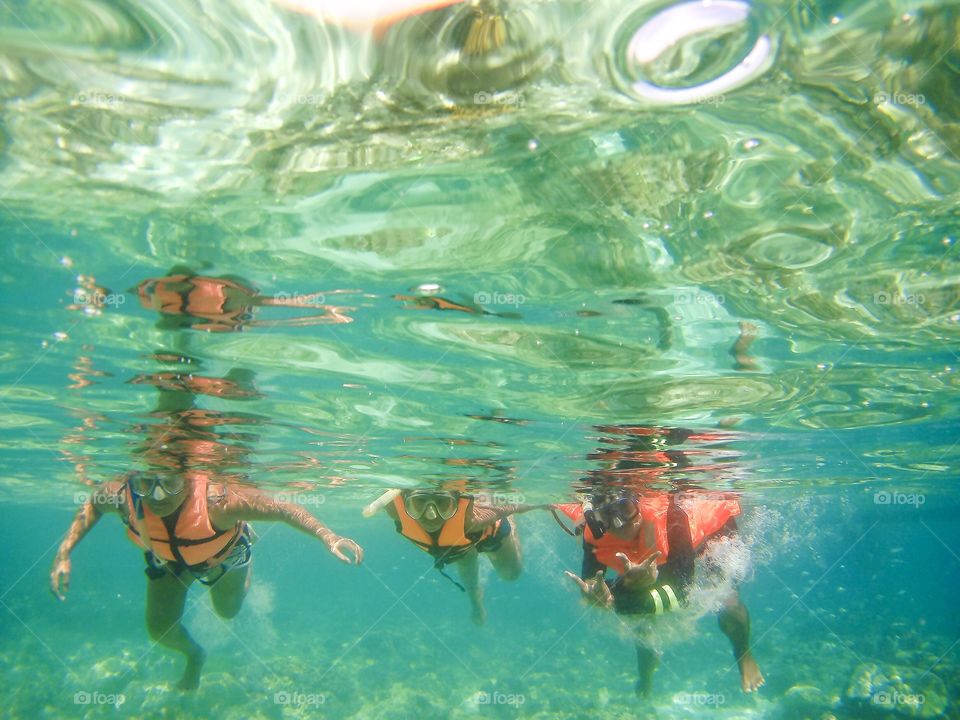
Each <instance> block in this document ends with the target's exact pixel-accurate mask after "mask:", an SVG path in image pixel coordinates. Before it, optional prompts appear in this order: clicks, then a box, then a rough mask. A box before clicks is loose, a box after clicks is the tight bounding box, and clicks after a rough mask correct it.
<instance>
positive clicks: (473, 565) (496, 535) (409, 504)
mask: <svg viewBox="0 0 960 720" xmlns="http://www.w3.org/2000/svg"><path fill="white" fill-rule="evenodd" d="M541 507H545V506H541V505H522V504H512V505H487V504H483V503H481V502H479V501H478V499H477V498H474V497H473V496H471V495H467V494H465V493H461V492H459V491H448V490H402V491H401V490H390V491H387V492H386V493H384V494H383V495H382V496H381V497H380V498H379V499H378V500H376V501H374V502H373V503H371V504H370V505H368V506H367V508H366V510H365V511H364V514H365V515H368V516H369V515H372V514H373V513H374V512H376V511H377V510H379V509H381V508H382V509H384V511H385V512H386V513H387V515H389V516H390V518H392V519H393V521H394V523H395V524H396V530H397V532H398V533H400V534H401V535H403V536H404V537H405V538H407V539H408V540H410V541H411V542H412V543H414V544H415V545H416V546H417V547H419V548H420V549H421V550H424V551H425V552H428V553H429V554H430V555H431V556H432V557H433V559H434V567H435V568H436V569H438V570H439V571H440V572H441V573H443V575H445V576H446V577H449V576H448V575H446V573H444V572H443V568H444V566H446V565H448V564H451V563H455V564H456V566H457V572H458V574H459V576H460V580H461V582H462V583H463V584H462V585H460V584H459V583H456V581H453V579H452V578H450V579H451V581H453V582H454V583H455V584H456V585H457V586H458V587H460V589H461V590H463V591H465V592H466V593H467V595H468V596H469V597H470V605H471V608H472V613H471V617H472V619H473V622H474V623H475V624H477V625H482V624H483V623H484V622H485V621H486V617H487V611H486V609H485V608H484V607H483V590H482V588H481V587H480V580H479V572H478V567H477V556H478V554H479V553H485V554H487V557H489V558H490V563H491V565H493V567H494V569H495V570H496V572H497V574H498V575H499V576H500V578H501V579H503V580H516V579H517V578H518V577H520V572H521V569H522V567H521V557H520V540H519V538H518V537H517V528H516V523H515V521H514V519H513V517H511V516H512V515H514V514H516V513H524V512H529V511H530V510H536V509H538V508H541Z"/></svg>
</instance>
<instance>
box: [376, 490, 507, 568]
mask: <svg viewBox="0 0 960 720" xmlns="http://www.w3.org/2000/svg"><path fill="white" fill-rule="evenodd" d="M472 502H473V498H467V497H461V498H460V501H459V502H458V504H457V512H456V513H454V515H453V517H451V518H450V519H449V520H447V521H446V522H444V523H443V525H442V526H441V527H440V529H439V530H436V531H434V532H432V533H431V532H427V531H426V530H424V529H423V526H422V525H421V524H420V523H419V522H418V521H416V520H414V519H413V518H412V517H410V513H408V512H407V508H406V505H404V502H403V496H402V495H397V497H395V498H394V499H393V509H394V510H396V512H397V532H399V533H400V534H401V535H403V536H404V537H405V538H407V539H408V540H410V541H412V542H413V543H414V544H415V545H416V546H417V547H418V548H420V549H421V550H423V551H425V552H428V553H430V554H431V555H433V556H434V557H436V558H440V559H443V560H447V561H449V560H454V559H456V558H457V557H459V556H460V555H463V553H465V552H466V551H467V550H469V549H470V548H471V547H473V546H474V545H476V544H477V543H479V542H481V541H483V540H486V539H487V538H488V537H490V536H492V535H493V534H495V533H496V532H497V529H498V528H499V527H500V523H501V522H502V521H501V520H497V522H495V523H494V524H493V525H488V526H487V527H485V528H484V529H483V530H482V531H481V532H480V533H479V534H478V533H470V535H467V533H466V532H465V525H466V521H467V513H468V512H469V510H470V504H471V503H472Z"/></svg>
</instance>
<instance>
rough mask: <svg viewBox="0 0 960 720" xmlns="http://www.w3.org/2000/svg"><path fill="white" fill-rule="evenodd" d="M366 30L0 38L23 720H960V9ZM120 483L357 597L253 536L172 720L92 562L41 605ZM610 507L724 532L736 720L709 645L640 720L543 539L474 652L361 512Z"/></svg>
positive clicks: (6, 531) (572, 10) (132, 15)
mask: <svg viewBox="0 0 960 720" xmlns="http://www.w3.org/2000/svg"><path fill="white" fill-rule="evenodd" d="M400 4H401V5H404V3H400ZM368 5H377V3H363V2H355V3H353V4H352V5H350V4H341V3H333V2H322V1H319V0H318V1H317V2H298V1H295V0H284V2H278V3H271V2H267V1H266V0H261V1H258V2H244V3H240V2H236V3H234V2H222V3H188V2H182V1H180V0H177V1H176V2H170V1H165V2H153V1H146V2H137V3H126V2H114V3H108V2H96V1H94V0H86V1H83V2H60V1H49V2H22V1H15V0H0V170H2V173H0V230H2V237H3V241H2V246H0V253H2V259H3V263H2V265H0V283H2V289H3V295H2V297H3V309H4V314H3V317H2V319H0V332H2V335H3V339H4V343H3V348H2V356H3V360H4V362H3V365H2V373H3V381H2V382H3V385H2V388H0V411H2V412H0V426H2V427H3V429H4V433H3V436H2V439H0V443H2V448H3V479H2V481H0V492H2V495H3V498H4V503H3V505H2V509H0V512H2V514H3V517H4V520H5V522H4V523H3V524H2V528H3V530H2V531H0V536H2V537H3V538H4V544H5V547H6V551H5V553H4V560H3V562H2V563H0V605H2V609H0V629H2V633H0V638H2V640H3V653H2V656H0V668H2V673H3V675H2V677H3V678H4V681H5V682H4V685H5V686H6V688H7V689H8V691H10V698H11V699H10V701H9V706H8V709H9V712H10V713H12V716H14V717H50V718H59V717H85V716H89V717H108V716H110V717H112V716H115V715H116V714H117V713H119V714H121V715H124V716H130V717H185V716H196V717H211V716H217V717H238V718H240V717H244V718H247V717H265V718H274V717H277V718H279V717H283V718H287V717H310V716H330V717H355V718H366V717H398V718H399V717H414V716H417V717H463V718H468V717H482V716H484V715H489V716H493V717H514V716H517V717H538V718H539V717H543V718H546V717H571V718H573V717H597V716H601V715H607V716H610V717H624V718H625V717H635V716H647V715H649V716H651V717H654V716H655V717H661V718H672V717H700V716H703V717H727V718H743V717H765V718H784V719H787V718H808V717H809V718H818V719H819V718H825V717H836V718H840V719H841V720H842V719H843V718H860V717H874V716H876V717H891V718H893V717H895V718H901V717H903V718H906V717H951V718H956V717H960V704H958V703H957V700H956V693H957V688H960V659H958V653H960V649H958V648H960V644H958V643H960V625H958V624H957V619H956V618H957V616H956V611H955V604H954V603H953V597H954V596H955V593H956V591H957V589H958V588H960V533H958V531H957V528H956V524H955V522H954V521H953V513H954V512H955V511H956V510H957V508H958V504H960V503H958V494H957V490H956V486H955V475H956V472H957V468H958V460H960V452H958V450H957V448H956V444H957V427H958V420H960V413H958V403H957V394H958V393H957V390H958V386H960V379H958V378H960V374H958V372H957V367H958V364H960V356H958V352H960V332H958V326H960V266H958V257H957V251H956V249H955V246H956V244H957V242H958V240H960V215H958V211H957V207H958V198H960V100H958V98H960V92H958V89H960V47H958V45H957V38H958V37H960V5H958V4H957V3H954V2H947V1H946V0H940V1H936V0H930V1H927V2H921V1H916V2H904V1H901V0H886V1H882V2H881V1H879V0H878V1H871V2H825V1H821V2H812V1H803V0H801V1H800V2H776V1H774V0H770V1H769V2H765V3H762V2H752V3H747V2H743V1H741V0H702V1H699V0H697V1H693V2H675V3H671V2H662V1H655V2H612V1H609V0H600V1H598V2H589V3H588V2H572V1H562V0H558V1H557V2H547V1H545V0H528V1H523V0H515V1H513V2H508V1H507V0H478V1H477V2H471V3H466V2H451V3H443V2H440V3H422V4H421V5H423V6H432V9H430V8H426V7H424V8H419V9H420V10H422V11H421V12H414V10H412V9H410V8H406V9H403V10H400V11H398V12H396V13H393V14H391V13H388V12H386V11H383V12H382V13H381V16H377V17H374V15H372V14H371V13H374V11H373V10H370V9H369V8H368ZM406 5H415V3H406ZM381 10H383V8H381ZM374 14H375V13H374ZM643 438H646V439H643ZM130 470H142V471H151V472H168V473H169V472H179V471H185V470H190V471H202V472H204V473H207V474H209V475H210V476H212V477H214V478H216V479H218V480H219V481H220V482H227V483H240V484H243V485H247V486H254V485H255V486H259V487H260V488H262V489H264V490H266V491H268V492H270V493H272V494H274V495H277V496H278V497H280V498H281V499H284V500H291V501H292V502H294V503H296V504H299V505H302V506H303V507H304V508H305V509H307V510H309V511H310V512H311V513H313V514H315V515H316V516H318V517H320V518H321V519H322V520H323V521H324V522H325V523H326V524H328V525H329V526H330V527H331V528H332V529H334V530H335V531H336V532H338V533H339V534H341V535H345V536H349V537H352V538H354V539H356V540H357V542H359V543H360V544H361V545H363V547H364V550H365V553H366V560H365V562H364V564H363V565H362V566H361V567H360V568H359V569H357V568H349V567H346V566H341V565H340V564H339V563H336V562H335V561H334V560H332V559H331V558H330V557H329V556H328V555H327V554H326V553H325V552H324V550H323V548H322V546H320V545H319V544H317V543H316V542H314V541H312V540H310V539H309V538H308V537H306V536H304V535H298V534H296V533H294V532H293V531H292V530H287V529H285V528H282V527H280V526H279V525H278V524H270V523H266V524H262V525H261V524H258V525H257V529H258V533H259V534H260V536H261V541H260V542H259V543H258V545H257V569H256V573H255V574H254V580H253V587H252V589H251V592H250V595H249V596H248V599H247V602H246V603H245V607H244V609H243V610H242V611H241V613H240V614H239V615H238V616H237V617H236V618H235V619H234V620H231V621H229V623H227V622H224V621H222V620H220V619H218V618H217V617H216V615H214V613H213V612H212V611H211V606H210V601H209V600H208V597H207V594H206V591H204V590H203V588H199V589H197V588H194V589H193V590H191V594H190V596H189V599H188V610H187V615H186V617H187V625H188V626H189V627H190V628H191V631H192V632H194V634H195V635H196V636H197V637H198V639H199V640H200V641H201V642H202V643H203V644H204V645H205V646H206V647H207V649H208V652H209V658H210V659H209V661H208V665H207V669H206V670H205V673H204V680H203V683H202V684H201V687H200V689H199V690H198V691H196V692H193V693H186V694H185V693H181V692H179V691H177V690H176V689H174V688H173V681H174V680H175V679H176V677H177V674H178V673H179V672H180V670H181V661H180V660H179V659H177V658H176V657H175V656H173V655H171V654H168V653H166V652H165V651H163V650H162V649H160V648H157V647H153V644H152V643H151V641H150V640H149V638H148V636H147V633H146V631H145V629H144V627H143V622H142V618H143V615H142V613H143V605H144V595H145V590H144V587H143V585H144V583H143V581H142V580H141V577H142V576H141V575H140V571H141V569H142V558H141V555H140V554H139V553H138V552H137V551H136V550H135V548H134V547H133V545H132V544H130V543H129V542H128V541H127V540H125V539H123V537H122V532H121V526H120V524H119V523H117V522H116V521H115V520H114V519H111V518H108V519H106V520H104V522H102V523H101V525H103V527H99V526H98V527H97V528H95V529H94V530H93V531H92V532H91V534H90V535H89V536H88V537H87V538H86V539H85V540H84V542H83V544H82V545H80V547H79V548H78V549H77V551H76V552H75V553H74V561H73V578H72V589H71V593H70V599H69V601H68V602H67V603H65V604H62V605H61V604H59V603H56V602H55V601H54V600H52V599H51V598H50V596H49V593H48V592H47V589H46V588H47V584H48V580H47V575H48V572H49V569H48V568H49V567H50V563H51V562H52V561H53V555H54V552H55V550H56V548H57V546H58V545H59V543H60V541H61V539H62V537H63V533H64V532H65V531H66V528H67V527H68V526H69V524H70V521H71V517H72V516H73V514H74V513H75V512H76V511H77V507H78V505H79V504H81V503H82V502H83V501H84V500H85V499H86V498H87V497H89V494H90V492H91V491H92V487H93V485H94V484H96V483H99V482H103V481H106V480H111V479H114V478H117V477H118V476H121V475H122V474H124V473H126V472H127V471H130ZM604 483H607V484H609V483H615V484H621V485H622V484H627V485H630V486H633V487H639V486H643V487H644V488H647V489H648V490H650V491H659V492H667V491H677V490H683V491H686V490H689V489H690V488H699V489H702V490H708V491H714V490H719V491H724V492H733V493H736V494H737V495H739V497H740V500H741V504H742V505H743V508H744V514H743V518H742V519H741V523H740V525H741V536H742V537H741V540H742V543H741V545H739V546H738V547H739V549H738V550H737V552H736V553H734V554H735V555H736V557H727V558H724V557H721V558H720V559H719V560H717V563H718V564H719V565H721V566H722V567H724V568H726V569H727V570H729V571H730V573H732V574H733V575H735V576H736V577H737V578H738V579H740V580H742V584H741V595H742V597H743V599H744V602H745V603H746V604H747V605H748V606H749V608H750V612H751V615H752V623H753V637H754V654H755V655H756V656H757V658H758V661H759V662H760V664H761V666H762V668H763V671H764V675H765V676H766V678H767V683H766V685H765V686H764V687H763V688H762V689H761V691H760V692H759V693H758V694H756V695H754V694H750V695H744V694H742V693H741V691H740V687H739V682H738V680H737V672H736V663H734V662H732V660H731V656H730V652H729V648H728V647H727V645H726V641H725V640H724V638H723V636H722V635H721V634H720V633H719V632H718V631H717V629H716V624H715V620H714V619H713V617H712V614H711V613H709V612H707V611H706V610H705V611H704V612H703V613H700V614H699V615H696V616H695V617H692V618H690V617H688V618H687V619H686V620H684V619H682V618H681V619H676V618H674V619H673V620H665V621H663V623H662V627H661V628H659V630H658V635H659V636H660V637H662V638H663V647H662V650H663V658H662V661H661V668H660V670H659V671H658V673H657V676H656V679H655V686H654V692H653V695H652V696H651V697H649V698H647V699H638V698H637V697H636V696H635V694H634V691H633V682H634V680H635V679H636V667H635V665H636V662H635V659H634V656H633V649H632V644H631V642H630V632H631V630H630V629H629V628H628V627H627V625H625V624H624V623H623V622H620V623H618V622H617V619H616V618H615V617H614V616H613V614H612V613H611V614H604V613H602V612H601V611H599V610H595V609H590V608H586V607H585V606H583V605H582V604H581V603H580V601H579V599H578V592H577V590H576V588H575V587H574V586H573V584H572V583H571V582H570V581H569V580H567V579H565V578H564V577H563V574H562V573H563V570H565V569H572V570H577V569H579V567H580V555H581V550H580V548H579V545H578V542H577V541H576V540H573V539H571V538H569V537H568V536H567V535H565V534H564V533H563V532H562V531H561V530H560V528H558V527H556V524H555V523H554V521H553V519H552V518H550V516H549V515H548V514H546V513H542V512H535V513H531V514H525V515H522V516H519V517H518V518H516V526H517V534H518V537H519V538H520V543H521V547H522V549H523V562H524V572H523V574H522V575H521V576H520V577H519V578H518V579H516V580H515V581H513V582H507V581H505V580H504V579H503V578H501V577H498V576H497V573H495V572H493V570H492V569H491V567H490V563H487V562H486V561H481V563H480V565H481V578H482V580H483V584H484V586H485V587H486V597H485V603H486V607H487V612H488V618H487V623H486V625H485V626H484V627H482V628H476V627H474V626H473V624H472V623H471V622H470V616H469V612H468V603H467V601H466V599H465V598H464V597H463V596H462V594H461V593H460V592H459V591H458V590H457V589H456V588H455V587H454V586H453V585H451V584H450V583H449V582H447V580H445V579H444V578H443V577H441V576H439V574H438V573H435V572H433V571H432V570H431V566H430V561H429V558H427V556H425V555H424V554H423V553H420V552H419V551H418V550H416V548H414V547H413V546H412V545H411V544H410V543H408V542H407V541H406V540H404V539H403V538H401V537H400V536H398V535H396V534H395V533H394V532H393V526H392V523H391V522H390V521H389V520H388V519H387V518H385V517H380V516H375V517H373V518H371V519H368V520H363V519H362V518H361V515H360V509H361V508H362V507H363V506H365V505H366V504H367V503H369V502H371V501H372V500H374V499H375V498H376V497H378V496H379V495H380V494H381V493H383V492H384V491H385V490H388V489H391V488H404V489H409V488H415V487H443V488H451V487H455V488H457V489H459V490H461V491H463V492H469V493H472V494H474V495H477V496H485V497H486V498H487V499H489V500H490V501H492V502H494V503H495V504H496V503H505V502H525V503H564V502H572V501H575V500H579V499H582V498H583V497H584V492H585V491H586V490H587V489H589V488H591V487H595V486H597V485H598V484H604ZM748 551H749V552H748ZM704 607H707V605H704ZM628 624H629V623H628ZM874 665H876V667H875V668H873V669H872V670H871V668H872V667H873V666H874ZM865 668H866V670H865ZM877 668H879V669H877ZM891 668H893V669H891ZM884 672H886V674H887V675H896V674H897V673H898V672H899V673H900V675H899V676H900V677H902V678H904V679H903V680H902V682H901V684H899V685H897V684H896V683H895V682H893V681H890V682H888V683H886V684H885V683H884V681H883V680H877V677H879V676H880V675H882V674H883V673H884ZM871 673H872V674H871ZM865 674H866V675H865ZM866 676H869V678H868V680H866V681H863V678H864V677H866ZM863 682H865V683H866V685H865V687H866V690H865V691H864V692H863V693H860V694H859V695H858V694H857V693H858V692H859V691H858V690H857V688H858V687H859V685H858V683H861V684H863ZM898 682H899V681H898ZM871 683H872V684H871ZM78 693H79V695H78ZM84 693H85V694H86V695H84ZM284 693H286V695H284ZM885 693H886V694H885ZM897 693H899V695H898V694H897ZM119 696H122V697H123V701H122V702H120V703H118V702H117V698H118V697H119ZM78 698H79V699H78ZM98 698H99V699H98ZM111 698H112V701H111V700H110V699H111ZM878 698H879V700H878ZM888 700H889V701H888Z"/></svg>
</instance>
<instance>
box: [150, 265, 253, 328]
mask: <svg viewBox="0 0 960 720" xmlns="http://www.w3.org/2000/svg"><path fill="white" fill-rule="evenodd" d="M231 290H232V291H235V292H234V293H232V297H231V296H228V292H229V291H231ZM137 294H138V295H139V296H140V304H141V305H142V306H143V307H145V308H147V309H148V310H156V311H158V312H161V313H163V314H164V315H187V316H189V317H194V318H200V319H203V320H209V321H211V323H209V324H205V325H202V326H198V329H210V330H214V329H217V330H229V329H233V328H235V327H239V326H240V325H241V324H242V323H243V322H244V321H245V320H249V319H250V317H251V315H250V314H249V310H250V304H252V298H253V297H254V296H255V295H256V291H253V290H250V289H249V288H245V287H243V286H242V285H239V284H238V283H235V282H233V281H232V280H227V279H225V278H212V277H203V276H202V275H194V276H189V275H170V276H168V277H163V278H151V279H149V280H144V281H143V282H142V283H140V284H139V285H138V286H137ZM238 297H242V298H244V299H245V300H246V302H241V303H240V304H239V307H237V308H235V309H228V308H227V304H228V303H229V302H230V301H231V299H232V300H234V302H236V300H237V298H238Z"/></svg>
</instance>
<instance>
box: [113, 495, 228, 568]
mask: <svg viewBox="0 0 960 720" xmlns="http://www.w3.org/2000/svg"><path fill="white" fill-rule="evenodd" d="M207 488H208V483H207V481H206V479H205V478H190V479H188V480H187V497H186V498H185V499H184V501H183V503H182V504H181V505H180V507H178V508H177V509H176V510H174V511H173V512H172V513H170V515H167V516H166V517H160V516H159V515H156V514H155V513H153V512H152V511H151V510H150V508H148V507H147V505H146V503H144V502H143V498H142V497H141V496H140V495H137V494H136V493H135V492H134V490H133V487H132V485H131V482H130V481H127V485H126V497H127V512H128V516H127V518H125V519H124V522H125V523H126V524H127V535H128V536H129V537H130V539H131V540H133V541H134V542H135V543H137V544H138V545H140V546H141V547H142V548H144V549H145V550H149V551H150V552H152V553H153V554H154V555H156V556H157V557H158V558H162V559H163V560H167V561H169V562H180V563H182V564H184V565H186V566H188V567H190V568H191V569H197V568H202V569H208V568H212V567H214V566H216V565H218V564H219V563H220V562H222V561H223V560H224V559H225V558H226V557H227V555H229V554H230V550H231V549H232V548H233V545H234V543H235V542H236V541H237V539H238V538H239V537H240V535H241V534H242V532H243V523H241V522H238V523H237V524H236V525H234V527H233V528H231V529H230V530H217V529H215V528H214V527H213V525H212V524H211V522H210V515H209V513H208V511H207Z"/></svg>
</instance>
